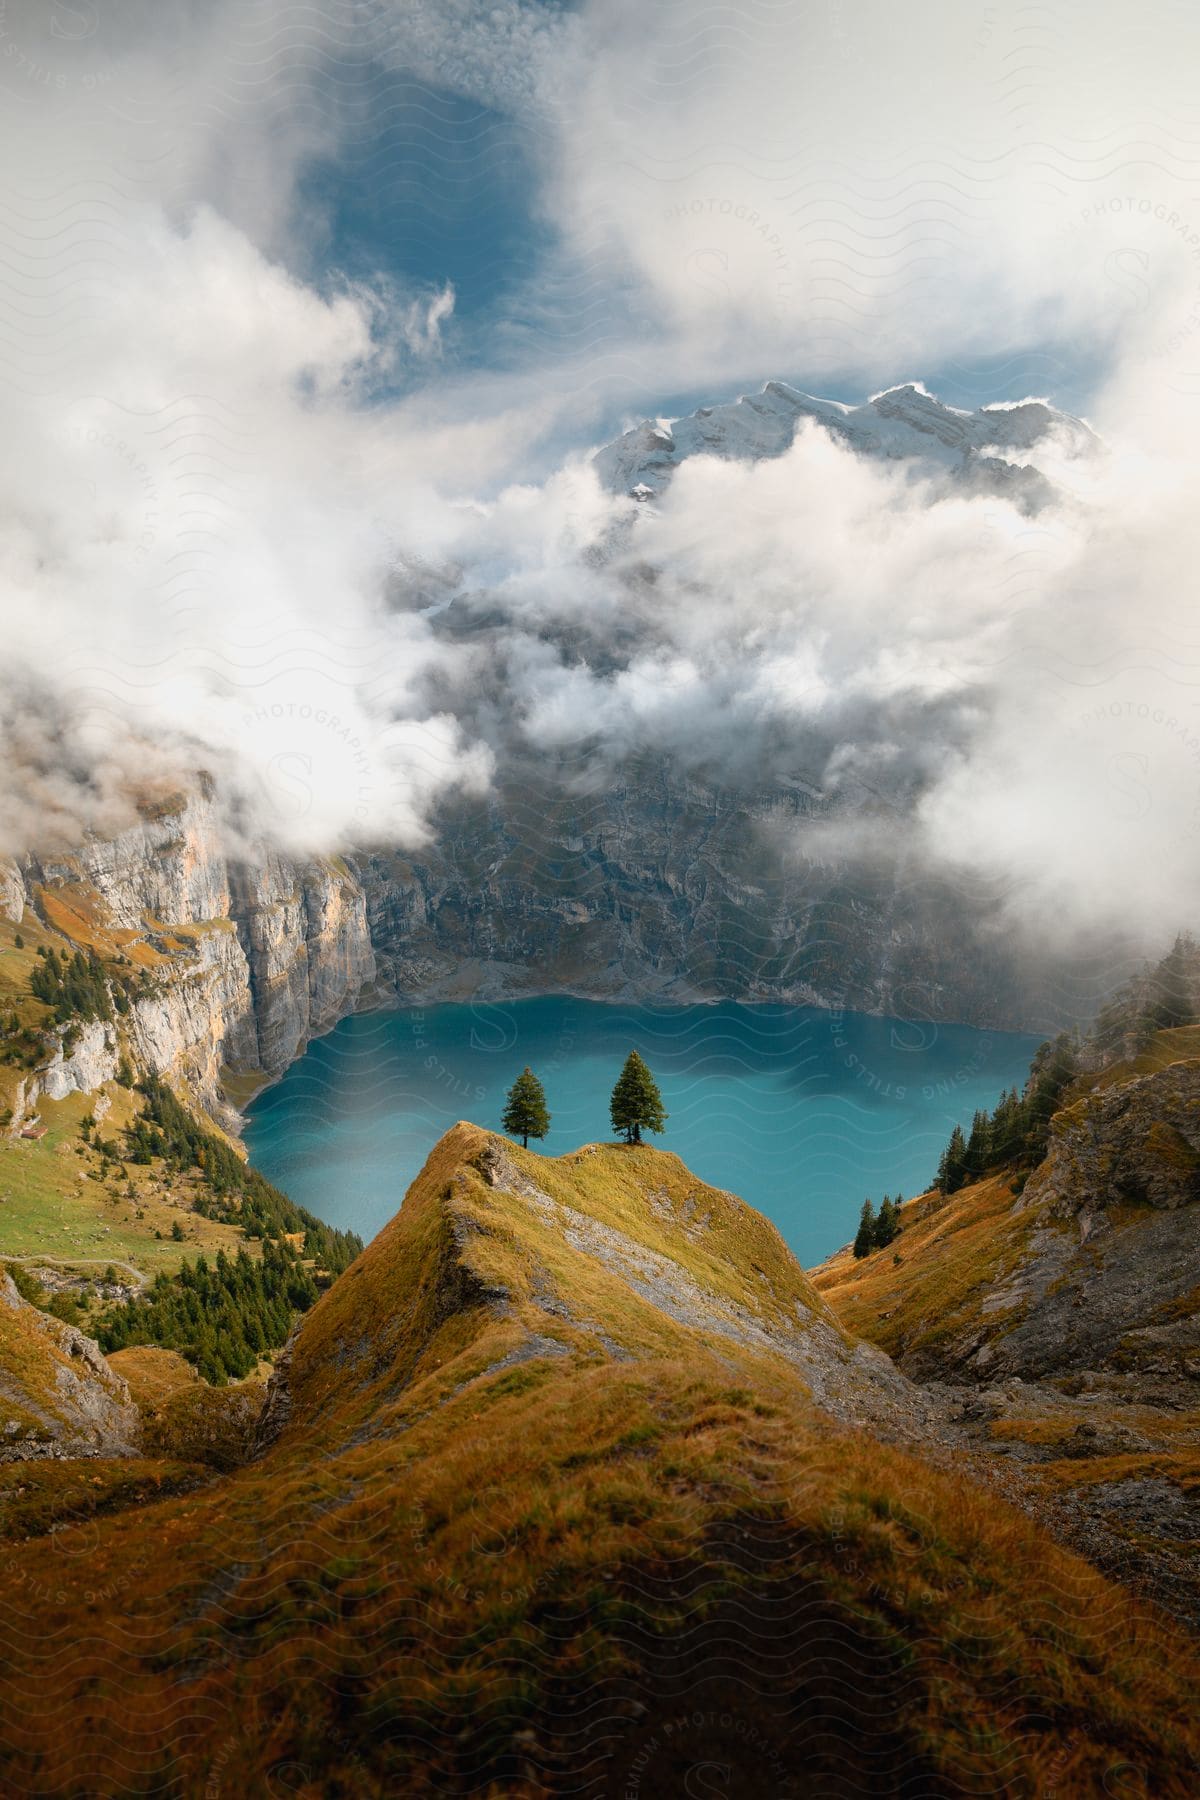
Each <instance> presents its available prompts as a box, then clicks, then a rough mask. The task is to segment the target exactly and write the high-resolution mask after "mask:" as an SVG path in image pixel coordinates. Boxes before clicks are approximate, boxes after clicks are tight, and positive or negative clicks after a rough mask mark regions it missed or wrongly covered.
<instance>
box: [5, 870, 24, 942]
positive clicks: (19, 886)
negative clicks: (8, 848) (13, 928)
mask: <svg viewBox="0 0 1200 1800" xmlns="http://www.w3.org/2000/svg"><path fill="white" fill-rule="evenodd" d="M24 917H25V882H24V879H23V877H22V875H21V871H20V869H19V868H18V867H17V865H16V863H15V862H14V861H13V860H12V858H11V856H0V919H11V920H12V922H13V924H14V925H19V924H20V923H21V920H22V919H23V918H24Z"/></svg>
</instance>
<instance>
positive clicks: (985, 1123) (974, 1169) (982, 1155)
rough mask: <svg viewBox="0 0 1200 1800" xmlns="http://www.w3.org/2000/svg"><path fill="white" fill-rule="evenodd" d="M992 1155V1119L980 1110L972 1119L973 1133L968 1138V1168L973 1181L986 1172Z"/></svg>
mask: <svg viewBox="0 0 1200 1800" xmlns="http://www.w3.org/2000/svg"><path fill="white" fill-rule="evenodd" d="M991 1155H992V1121H991V1120H990V1119H989V1117H988V1115H987V1113H986V1112H984V1111H982V1110H980V1111H977V1112H976V1113H975V1115H974V1117H973V1118H972V1120H971V1135H970V1137H969V1138H968V1139H967V1170H968V1173H969V1175H970V1178H971V1180H972V1181H978V1180H979V1179H980V1177H981V1176H983V1175H984V1174H986V1172H987V1169H988V1165H989V1163H990V1161H991Z"/></svg>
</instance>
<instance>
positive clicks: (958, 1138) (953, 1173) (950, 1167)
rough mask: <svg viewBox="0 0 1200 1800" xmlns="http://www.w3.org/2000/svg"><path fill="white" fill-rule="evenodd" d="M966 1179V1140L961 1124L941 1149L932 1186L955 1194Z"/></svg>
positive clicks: (946, 1192) (945, 1192)
mask: <svg viewBox="0 0 1200 1800" xmlns="http://www.w3.org/2000/svg"><path fill="white" fill-rule="evenodd" d="M966 1179H967V1140H966V1136H965V1134H964V1132H963V1128H962V1126H961V1125H956V1126H955V1127H954V1130H953V1131H952V1132H951V1133H950V1142H949V1143H948V1144H947V1145H946V1148H945V1149H944V1150H943V1151H942V1159H941V1161H940V1162H939V1163H938V1171H937V1179H936V1181H935V1183H934V1186H935V1187H937V1188H940V1190H941V1192H942V1193H943V1194H956V1193H957V1192H958V1190H959V1188H960V1187H962V1186H963V1184H964V1182H965V1181H966Z"/></svg>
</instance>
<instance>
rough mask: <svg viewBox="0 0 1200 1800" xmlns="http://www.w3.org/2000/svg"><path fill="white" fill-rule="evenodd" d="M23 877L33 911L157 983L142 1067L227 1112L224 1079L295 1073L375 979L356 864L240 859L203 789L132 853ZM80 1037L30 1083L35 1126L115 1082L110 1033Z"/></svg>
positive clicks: (52, 865) (139, 1020)
mask: <svg viewBox="0 0 1200 1800" xmlns="http://www.w3.org/2000/svg"><path fill="white" fill-rule="evenodd" d="M18 876H19V879H20V884H21V886H20V905H21V907H22V909H24V907H25V906H30V907H32V908H34V909H35V910H37V911H39V912H40V913H41V914H42V915H43V916H44V917H45V919H46V921H47V922H48V923H49V924H51V925H54V926H56V927H57V928H59V929H61V930H64V931H65V932H66V933H67V935H68V936H71V937H73V938H75V939H76V941H81V942H84V943H92V944H97V945H99V946H100V947H101V948H102V949H107V951H108V952H109V953H110V954H124V955H127V956H128V957H130V958H131V959H132V961H133V962H134V964H135V966H137V967H139V968H140V969H141V970H142V972H143V980H142V984H141V987H140V988H139V989H138V990H137V992H136V993H135V996H134V998H133V1002H132V1006H131V1010H130V1012H129V1015H128V1033H129V1039H130V1047H131V1049H132V1051H133V1053H134V1055H135V1057H136V1059H137V1060H138V1061H139V1062H140V1063H142V1064H144V1065H145V1066H148V1067H150V1068H151V1069H153V1070H155V1071H156V1072H157V1073H159V1074H171V1075H173V1076H176V1077H179V1078H180V1079H182V1080H185V1081H186V1082H187V1083H188V1084H189V1086H190V1088H191V1090H192V1091H193V1092H194V1093H195V1095H196V1096H197V1098H198V1099H199V1100H200V1101H201V1102H202V1103H203V1104H205V1105H207V1106H208V1107H210V1108H212V1109H219V1108H220V1106H221V1076H222V1071H223V1070H224V1069H231V1070H233V1071H235V1072H239V1073H245V1074H248V1075H251V1076H258V1077H266V1078H270V1077H274V1076H277V1075H280V1074H282V1073H283V1071H284V1070H285V1069H286V1068H287V1067H288V1065H289V1064H290V1063H291V1062H292V1061H293V1060H294V1058H295V1057H296V1056H298V1055H299V1054H300V1053H301V1051H302V1050H303V1048H304V1046H305V1044H306V1043H307V1042H308V1040H309V1039H310V1038H311V1037H313V1036H315V1035H317V1034H318V1033H320V1032H323V1031H327V1030H328V1029H329V1028H330V1026H332V1025H334V1024H336V1022H337V1020H338V1019H339V1018H341V1017H342V1016H343V1015H344V1014H345V1013H347V1012H349V1011H351V1010H353V1008H354V1006H355V1005H356V1004H357V1002H358V999H359V996H360V993H361V991H362V989H363V987H364V985H365V984H366V983H368V982H370V981H371V980H372V979H373V977H374V973H375V959H374V954H373V951H372V948H371V943H370V938H369V934H368V929H367V919H366V905H365V900H364V897H363V894H362V891H361V889H360V887H359V885H358V883H357V881H356V880H355V878H354V876H353V874H352V873H351V871H350V870H349V868H348V867H347V865H346V864H345V863H344V862H342V861H341V860H340V859H339V858H329V859H321V860H314V861H310V862H307V863H293V862H289V861H287V860H286V859H284V858H282V857H280V856H278V855H276V854H274V853H273V852H270V851H266V850H264V851H263V853H262V855H261V856H260V857H258V858H257V859H254V860H251V859H249V858H243V859H241V860H236V861H235V860H232V859H231V858H230V857H229V855H228V853H227V851H226V848H225V845H224V840H223V837H222V833H221V830H220V826H219V822H218V818H217V814H216V810H215V807H214V804H213V801H212V798H211V795H210V794H209V793H208V791H207V789H206V787H205V786H204V785H203V784H202V785H201V787H200V788H198V789H197V790H196V791H195V792H193V793H191V794H189V795H181V796H180V797H179V798H178V800H177V801H176V802H173V803H169V804H167V805H165V806H164V807H162V808H160V809H159V810H158V811H156V812H155V813H154V815H153V816H152V817H148V818H146V819H145V820H144V821H143V822H142V823H141V824H139V825H138V826H136V827H134V828H133V829H131V830H129V831H126V832H124V833H122V834H121V836H119V837H117V838H114V839H112V840H109V841H105V842H102V841H98V840H97V841H92V842H89V843H87V844H84V845H82V846H81V847H80V848H79V849H78V850H77V851H75V852H73V853H72V854H71V855H69V856H57V857H47V858H43V859H41V860H34V859H30V861H29V862H28V863H27V866H26V868H25V869H24V871H18ZM15 905H16V902H15V901H14V902H13V903H12V906H11V908H10V910H12V909H15ZM72 1038H73V1040H74V1041H73V1043H72V1045H71V1047H70V1048H69V1049H65V1050H64V1049H62V1048H60V1050H59V1051H58V1052H56V1054H55V1056H54V1058H53V1061H52V1062H51V1064H50V1065H49V1067H48V1068H46V1069H44V1070H42V1071H40V1072H39V1074H38V1075H37V1076H36V1077H35V1078H34V1079H33V1080H32V1081H30V1082H29V1083H27V1085H26V1094H25V1108H26V1112H28V1111H29V1110H30V1109H31V1108H32V1107H33V1105H34V1104H35V1102H36V1099H37V1097H38V1095H39V1094H44V1095H46V1096H47V1097H49V1098H55V1099H56V1098H61V1097H62V1096H63V1095H64V1094H66V1093H70V1092H73V1091H90V1090H91V1089H92V1088H94V1087H96V1086H98V1085H99V1084H100V1082H101V1081H103V1080H106V1079H108V1078H109V1077H111V1075H112V1074H113V1072H114V1070H115V1068H116V1062H117V1037H116V1033H115V1032H114V1030H113V1029H112V1028H111V1027H108V1026H101V1025H98V1024H88V1025H85V1026H84V1027H83V1028H82V1030H76V1031H75V1032H73V1033H72Z"/></svg>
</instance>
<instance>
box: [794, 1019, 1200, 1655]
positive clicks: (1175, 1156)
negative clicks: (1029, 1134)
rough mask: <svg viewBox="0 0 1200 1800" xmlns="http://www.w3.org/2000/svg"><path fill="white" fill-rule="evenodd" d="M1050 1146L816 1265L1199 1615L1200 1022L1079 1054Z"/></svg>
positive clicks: (942, 1386) (976, 1427)
mask: <svg viewBox="0 0 1200 1800" xmlns="http://www.w3.org/2000/svg"><path fill="white" fill-rule="evenodd" d="M1064 1101H1065V1103H1064V1104H1063V1106H1062V1108H1061V1110H1060V1111H1059V1112H1058V1113H1057V1114H1056V1115H1055V1116H1054V1118H1053V1120H1052V1121H1051V1125H1050V1135H1049V1143H1048V1146H1047V1151H1046V1156H1045V1158H1044V1160H1043V1161H1042V1163H1041V1164H1040V1165H1039V1166H1038V1167H1037V1168H1036V1169H1034V1170H1033V1171H1032V1173H1030V1174H1029V1175H1028V1178H1027V1179H1026V1180H1024V1182H1023V1184H1022V1180H1021V1179H1020V1178H1019V1177H1018V1178H1017V1179H1015V1180H1014V1179H1013V1178H1012V1176H1006V1175H1004V1174H998V1175H996V1176H994V1177H992V1178H990V1179H989V1180H987V1181H984V1182H980V1183H976V1184H973V1185H969V1186H967V1187H965V1188H962V1189H960V1190H959V1191H958V1192H956V1193H954V1194H951V1195H949V1196H944V1195H942V1194H939V1193H937V1192H933V1193H930V1194H926V1195H923V1196H921V1197H920V1198H919V1199H917V1200H913V1201H910V1202H909V1203H908V1204H907V1205H906V1206H904V1207H903V1209H902V1212H901V1220H902V1226H903V1229H902V1231H901V1234H900V1237H899V1239H898V1240H897V1241H896V1243H895V1244H894V1246H892V1247H891V1248H890V1249H888V1250H886V1251H880V1252H876V1253H875V1254H874V1255H872V1256H868V1257H867V1258H865V1259H864V1260H862V1261H856V1260H855V1259H854V1258H853V1256H852V1255H851V1253H850V1252H849V1250H843V1251H841V1252H839V1254H838V1255H837V1256H835V1257H831V1258H830V1259H829V1261H828V1262H827V1263H825V1264H824V1265H823V1266H822V1267H821V1268H820V1269H818V1270H816V1271H814V1279H815V1282H816V1285H817V1287H818V1289H819V1290H820V1291H821V1292H822V1294H823V1295H824V1296H825V1297H826V1299H827V1300H828V1301H829V1303H830V1304H831V1306H832V1307H833V1309H834V1311H835V1312H836V1314H837V1316H838V1317H839V1318H840V1319H841V1320H842V1321H843V1322H844V1323H845V1324H846V1325H847V1326H848V1327H849V1328H850V1329H852V1330H855V1331H858V1332H861V1333H863V1335H864V1336H867V1337H870V1338H872V1339H873V1340H874V1342H876V1343H877V1344H879V1345H880V1346H881V1347H882V1348H883V1349H885V1350H887V1351H888V1353H889V1354H890V1355H892V1356H894V1357H895V1358H896V1359H897V1361H898V1363H899V1365H900V1367H901V1368H902V1369H903V1370H904V1371H905V1372H906V1373H907V1374H909V1375H910V1376H912V1377H913V1378H914V1379H915V1380H917V1381H920V1382H923V1383H927V1384H930V1385H931V1391H940V1392H942V1393H943V1394H945V1393H946V1390H947V1384H951V1385H952V1386H953V1388H954V1390H955V1393H954V1397H953V1402H954V1403H953V1405H952V1414H955V1413H956V1414H957V1418H956V1420H955V1419H954V1418H953V1417H952V1420H951V1422H952V1423H956V1424H957V1427H958V1428H959V1429H961V1430H962V1432H963V1433H964V1434H965V1438H964V1441H965V1442H966V1443H968V1445H973V1447H974V1450H975V1451H976V1452H977V1453H980V1454H982V1455H984V1456H986V1457H987V1458H988V1459H990V1460H991V1462H992V1464H993V1465H994V1466H993V1473H995V1474H997V1476H998V1477H999V1478H1000V1479H1001V1480H1002V1482H1003V1483H1004V1484H1005V1485H1006V1487H1007V1489H1008V1491H1011V1492H1013V1493H1015V1494H1017V1495H1018V1497H1020V1498H1021V1499H1022V1500H1023V1501H1024V1502H1025V1503H1026V1504H1028V1505H1030V1506H1031V1508H1032V1509H1033V1510H1034V1511H1036V1512H1037V1514H1038V1516H1039V1517H1042V1518H1044V1519H1046V1520H1047V1521H1048V1522H1049V1523H1051V1524H1052V1525H1053V1526H1054V1528H1055V1529H1057V1530H1060V1531H1061V1532H1062V1534H1063V1535H1064V1536H1065V1537H1066V1538H1067V1539H1068V1541H1070V1542H1072V1543H1074V1544H1077V1545H1078V1546H1079V1547H1080V1548H1082V1549H1084V1550H1085V1551H1086V1552H1087V1554H1088V1555H1089V1556H1090V1557H1091V1558H1092V1559H1093V1560H1094V1561H1096V1562H1097V1563H1099V1564H1100V1566H1102V1567H1105V1568H1109V1569H1111V1570H1113V1571H1114V1572H1115V1573H1118V1574H1120V1575H1121V1576H1122V1577H1124V1578H1129V1579H1134V1580H1136V1581H1138V1582H1139V1583H1141V1584H1142V1585H1143V1586H1145V1587H1147V1588H1148V1589H1149V1591H1151V1592H1152V1593H1154V1594H1155V1595H1156V1597H1157V1598H1159V1599H1160V1600H1162V1601H1163V1602H1164V1603H1165V1604H1167V1605H1169V1606H1170V1607H1172V1608H1173V1609H1174V1610H1175V1611H1176V1612H1178V1613H1179V1614H1180V1615H1181V1616H1182V1617H1184V1618H1186V1619H1188V1621H1189V1622H1190V1623H1192V1624H1193V1625H1200V1232H1198V1230H1197V1225H1198V1224H1200V1027H1195V1026H1192V1027H1182V1028H1178V1029H1172V1030H1163V1031H1160V1032H1158V1033H1157V1034H1155V1036H1154V1037H1153V1038H1152V1039H1151V1040H1150V1042H1149V1044H1148V1045H1147V1046H1146V1047H1145V1048H1144V1049H1143V1051H1142V1052H1141V1054H1140V1055H1139V1056H1138V1057H1137V1058H1136V1059H1135V1060H1134V1061H1132V1062H1122V1063H1117V1064H1114V1065H1112V1066H1110V1067H1107V1068H1104V1069H1101V1070H1099V1071H1097V1072H1094V1073H1092V1074H1090V1075H1085V1076H1084V1077H1082V1078H1081V1079H1080V1080H1079V1081H1077V1082H1076V1083H1075V1085H1074V1086H1073V1087H1072V1088H1071V1089H1070V1090H1069V1091H1068V1093H1067V1094H1066V1096H1065V1097H1064Z"/></svg>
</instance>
